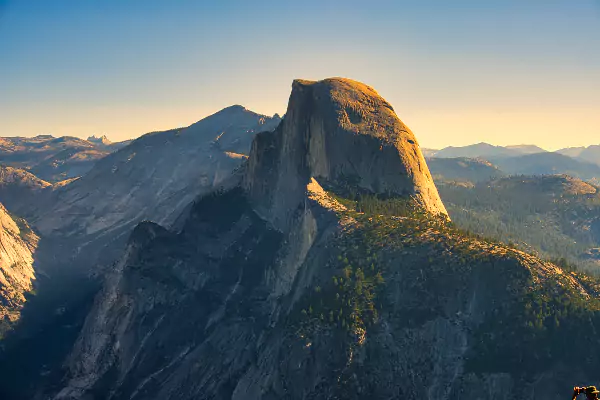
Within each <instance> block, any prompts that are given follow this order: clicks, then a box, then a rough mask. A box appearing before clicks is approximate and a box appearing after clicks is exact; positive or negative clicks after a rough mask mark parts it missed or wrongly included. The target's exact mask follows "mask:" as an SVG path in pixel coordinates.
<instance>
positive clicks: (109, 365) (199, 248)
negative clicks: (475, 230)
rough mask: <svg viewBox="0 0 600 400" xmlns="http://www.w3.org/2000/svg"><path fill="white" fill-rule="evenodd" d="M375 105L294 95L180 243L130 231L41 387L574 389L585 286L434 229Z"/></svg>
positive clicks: (548, 392)
mask: <svg viewBox="0 0 600 400" xmlns="http://www.w3.org/2000/svg"><path fill="white" fill-rule="evenodd" d="M339 99H356V101H357V102H358V104H357V103H352V102H348V103H347V104H354V105H355V107H354V108H352V107H351V106H348V107H349V108H338V106H339V107H341V106H340V105H341V104H346V103H344V101H346V100H343V101H342V100H339ZM348 101H349V100H348ZM363 104H366V105H369V104H371V105H373V104H378V105H379V106H381V107H375V106H373V107H372V108H367V107H366V106H365V107H362V105H363ZM386 104H387V103H385V102H384V101H383V100H382V99H381V98H380V97H379V96H376V94H375V92H374V91H373V90H372V89H370V88H369V87H367V86H365V85H362V84H359V83H357V82H353V81H349V80H345V79H331V80H325V81H321V82H316V83H312V82H311V83H308V82H304V81H296V82H295V83H294V85H293V89H292V94H291V96H290V106H289V108H288V111H287V113H286V116H285V119H284V121H283V123H282V124H281V125H280V126H279V128H278V129H277V130H276V131H275V132H274V133H271V134H259V135H258V136H257V137H256V138H255V141H254V143H253V146H252V152H251V154H250V158H249V160H248V164H247V165H246V168H245V170H243V171H239V173H237V174H235V175H234V176H232V177H231V178H230V179H228V180H226V181H225V182H224V184H223V185H222V188H221V189H220V190H218V191H215V192H213V193H211V194H208V195H205V196H202V197H201V198H199V199H198V200H197V201H196V202H195V203H194V205H193V206H192V207H191V208H190V209H189V210H188V211H187V212H186V213H185V214H184V217H182V218H184V222H183V223H182V224H181V230H179V231H169V230H167V229H165V228H163V227H161V226H159V225H157V224H155V223H151V222H144V223H142V224H139V225H138V226H137V227H136V229H135V230H134V231H133V233H132V234H131V236H130V239H129V244H128V246H127V250H126V253H125V254H124V256H123V257H122V259H121V260H120V262H119V263H117V265H116V266H115V268H114V270H113V271H112V273H111V274H110V276H109V278H108V279H107V281H106V283H105V286H104V288H103V290H102V292H101V293H100V294H99V296H98V297H97V298H96V301H95V305H94V308H93V310H92V312H91V313H90V314H89V316H88V318H87V320H86V323H85V325H84V328H83V330H82V332H81V334H80V337H79V339H78V341H77V344H76V345H75V347H74V349H73V351H72V353H71V355H70V357H69V359H68V360H67V362H66V367H67V373H66V376H65V379H64V380H63V381H62V382H60V383H57V385H56V386H55V387H54V388H50V389H49V390H48V392H54V393H56V395H55V398H56V399H83V398H86V399H134V400H135V399H138V400H139V399H236V400H237V399H265V400H266V399H280V398H286V399H336V398H339V399H352V398H382V399H383V398H386V399H387V398H403V399H420V398H436V399H456V400H458V399H481V400H483V399H517V398H523V397H528V396H534V395H535V396H536V397H537V396H540V397H544V398H550V399H559V398H564V396H565V394H567V395H568V393H569V391H568V388H569V387H572V386H573V384H577V383H580V382H584V380H585V379H589V378H590V377H591V376H592V374H593V373H594V366H595V360H594V357H593V354H596V353H597V351H598V350H600V346H599V345H598V342H597V340H596V337H595V334H594V332H595V330H597V328H598V327H599V323H600V321H599V318H598V311H597V310H598V309H599V308H600V301H599V294H598V284H597V283H596V282H595V281H593V280H591V279H590V278H587V277H584V276H578V275H575V274H570V273H569V274H568V273H565V272H563V271H562V270H560V269H559V268H557V267H556V266H554V265H552V264H550V263H546V262H542V261H540V260H539V259H537V258H535V257H532V256H530V255H527V254H525V253H522V252H519V251H516V250H513V249H510V248H507V247H505V246H501V245H497V244H493V243H489V242H486V241H483V240H480V239H477V238H475V237H473V236H471V235H469V234H467V233H464V232H460V231H457V230H456V229H454V228H452V226H451V224H449V222H448V219H447V217H446V214H445V210H444V207H443V205H442V204H441V202H440V200H439V198H438V196H437V191H436V189H435V186H434V185H433V183H431V177H430V175H429V172H428V171H427V166H426V164H425V163H424V162H423V159H422V155H421V153H420V150H419V148H418V146H417V145H416V142H415V140H414V137H413V136H412V134H411V133H410V131H409V130H408V129H406V128H404V127H403V125H401V123H400V122H399V120H398V119H397V118H396V117H395V114H393V112H392V111H391V107H389V106H387V105H386ZM382 107H383V108H382ZM360 110H363V111H360ZM349 111H352V113H354V114H352V113H350V114H349ZM344 115H346V117H347V118H348V120H345V117H344ZM359 117H360V118H359ZM386 121H387V122H386ZM384 122H385V123H384ZM401 127H402V128H401ZM411 141H412V142H411ZM379 158H382V160H379ZM567 345H568V346H567ZM563 387H566V389H564V388H563ZM52 389H54V390H52ZM564 390H566V391H564Z"/></svg>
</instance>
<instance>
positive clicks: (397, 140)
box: [244, 78, 446, 228]
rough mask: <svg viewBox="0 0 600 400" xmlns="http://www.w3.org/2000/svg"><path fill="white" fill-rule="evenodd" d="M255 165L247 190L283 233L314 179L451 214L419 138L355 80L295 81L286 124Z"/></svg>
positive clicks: (266, 139)
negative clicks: (399, 198)
mask: <svg viewBox="0 0 600 400" xmlns="http://www.w3.org/2000/svg"><path fill="white" fill-rule="evenodd" d="M248 164H249V165H248V171H247V174H246V177H245V182H244V186H245V188H246V190H247V191H248V193H249V196H250V198H251V199H252V200H253V201H254V203H255V204H256V207H257V211H258V212H259V213H260V214H261V215H265V216H266V215H267V212H266V210H268V213H269V216H268V218H269V220H270V221H271V222H272V223H274V224H275V225H276V226H278V227H280V228H283V227H285V226H287V225H288V224H289V220H287V216H289V215H290V211H291V210H293V209H294V208H295V207H296V205H297V204H298V202H300V201H301V199H302V195H303V193H304V191H305V187H306V185H307V184H308V183H309V181H310V178H311V177H314V178H315V179H316V180H317V181H319V182H321V183H323V184H324V183H333V184H338V185H344V184H348V183H350V184H352V185H355V186H357V187H358V188H359V189H363V190H366V191H368V192H371V193H375V194H393V195H401V196H406V197H411V198H413V199H414V201H415V202H416V203H417V204H419V205H420V206H422V207H423V208H424V209H426V210H427V211H429V212H432V213H436V214H446V209H445V208H444V205H443V203H442V201H441V200H440V198H439V195H438V193H437V189H436V187H435V185H434V183H433V179H432V178H431V174H430V172H429V169H428V168H427V164H426V163H425V159H424V157H423V154H422V153H421V150H420V148H419V145H418V143H417V140H416V138H415V136H414V134H413V133H412V132H411V131H410V129H408V127H407V126H406V125H404V124H403V123H402V121H400V119H399V118H398V117H397V116H396V114H395V112H394V110H393V108H392V106H391V105H390V104H389V103H388V102H386V101H385V100H384V99H383V98H382V97H381V96H379V94H378V93H377V92H376V91H375V90H374V89H372V88H371V87H369V86H367V85H364V84H362V83H360V82H356V81H353V80H350V79H345V78H331V79H326V80H323V81H319V82H312V81H305V80H296V81H294V83H293V84H292V94H291V96H290V100H289V105H288V110H287V112H286V115H285V118H284V120H283V122H282V124H281V125H280V126H279V127H278V128H277V130H275V131H273V132H265V133H261V134H260V135H258V136H257V138H256V140H255V141H254V144H253V147H252V151H251V154H250V159H249V163H248Z"/></svg>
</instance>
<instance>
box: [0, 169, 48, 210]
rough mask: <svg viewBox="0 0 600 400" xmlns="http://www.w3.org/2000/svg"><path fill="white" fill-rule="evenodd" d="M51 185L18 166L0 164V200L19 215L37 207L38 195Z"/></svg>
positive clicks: (41, 194) (42, 194)
mask: <svg viewBox="0 0 600 400" xmlns="http://www.w3.org/2000/svg"><path fill="white" fill-rule="evenodd" d="M51 188H52V185H51V184H50V183H48V182H46V181H44V180H42V179H39V178H38V177H37V176H35V175H33V174H31V173H29V172H27V171H25V170H23V169H19V168H12V167H7V166H3V165H0V202H2V204H4V206H6V207H7V208H8V209H9V210H11V211H12V212H14V213H16V214H17V215H20V214H21V213H26V212H27V211H28V210H31V209H33V208H34V207H37V206H38V204H40V203H41V202H40V203H38V201H37V200H39V198H40V196H44V195H45V193H43V192H44V191H46V190H50V189H51Z"/></svg>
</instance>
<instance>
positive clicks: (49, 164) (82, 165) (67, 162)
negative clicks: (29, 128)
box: [0, 135, 130, 182]
mask: <svg viewBox="0 0 600 400" xmlns="http://www.w3.org/2000/svg"><path fill="white" fill-rule="evenodd" d="M129 142H130V141H125V142H119V143H112V142H111V141H110V140H108V138H107V137H106V136H102V137H100V138H96V137H94V136H91V137H90V138H88V140H84V139H79V138H76V137H72V136H63V137H58V138H56V137H54V136H52V135H38V136H35V137H32V138H26V137H0V164H2V165H5V166H10V167H14V168H22V169H25V170H28V171H30V172H32V173H33V174H35V175H36V176H37V177H38V178H40V179H43V180H45V181H48V182H59V181H62V180H65V179H70V178H75V177H78V176H81V175H84V174H85V173H86V172H87V171H89V170H90V169H91V168H92V167H93V166H94V164H95V163H96V161H98V160H100V159H102V158H104V157H106V156H107V155H108V154H110V153H112V152H113V151H115V150H118V149H120V148H121V147H123V146H125V145H127V144H128V143H129Z"/></svg>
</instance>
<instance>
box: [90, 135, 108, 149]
mask: <svg viewBox="0 0 600 400" xmlns="http://www.w3.org/2000/svg"><path fill="white" fill-rule="evenodd" d="M87 141H88V142H92V143H96V144H102V145H105V146H108V145H110V144H112V142H111V141H110V140H109V139H108V138H107V137H106V135H102V136H95V135H92V136H90V137H88V138H87Z"/></svg>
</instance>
